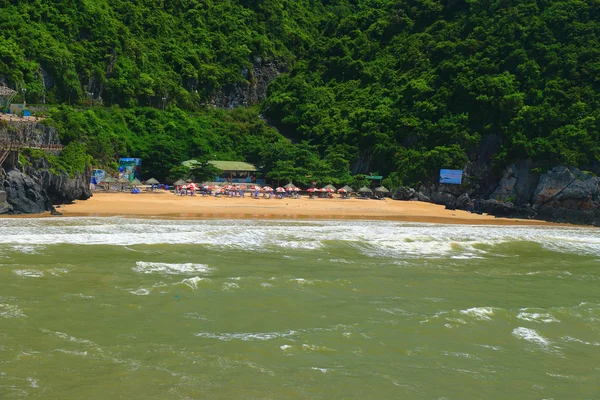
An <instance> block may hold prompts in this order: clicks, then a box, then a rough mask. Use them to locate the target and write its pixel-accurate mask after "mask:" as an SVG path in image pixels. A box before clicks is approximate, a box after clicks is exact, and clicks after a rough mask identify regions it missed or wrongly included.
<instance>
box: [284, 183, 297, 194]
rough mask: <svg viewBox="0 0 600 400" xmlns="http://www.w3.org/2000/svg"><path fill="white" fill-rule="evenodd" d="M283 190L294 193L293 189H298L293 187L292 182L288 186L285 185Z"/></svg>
mask: <svg viewBox="0 0 600 400" xmlns="http://www.w3.org/2000/svg"><path fill="white" fill-rule="evenodd" d="M283 188H284V189H285V190H286V191H288V192H292V191H294V190H295V189H298V187H297V186H296V185H294V184H293V183H292V182H290V183H288V184H287V185H285V186H284V187H283Z"/></svg>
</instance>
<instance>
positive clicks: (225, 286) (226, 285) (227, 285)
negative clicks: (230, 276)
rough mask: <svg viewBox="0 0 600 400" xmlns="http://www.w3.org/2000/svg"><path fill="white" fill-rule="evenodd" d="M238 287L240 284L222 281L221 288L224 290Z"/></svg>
mask: <svg viewBox="0 0 600 400" xmlns="http://www.w3.org/2000/svg"><path fill="white" fill-rule="evenodd" d="M239 288H240V285H238V284H237V283H235V282H224V283H223V290H224V291H231V290H234V289H239Z"/></svg>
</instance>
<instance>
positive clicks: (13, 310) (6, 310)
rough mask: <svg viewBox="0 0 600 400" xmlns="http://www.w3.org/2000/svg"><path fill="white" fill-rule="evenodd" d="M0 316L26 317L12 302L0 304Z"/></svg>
mask: <svg viewBox="0 0 600 400" xmlns="http://www.w3.org/2000/svg"><path fill="white" fill-rule="evenodd" d="M0 317H3V318H27V316H26V315H25V314H24V313H23V311H21V309H20V308H19V307H18V306H16V305H14V304H0Z"/></svg>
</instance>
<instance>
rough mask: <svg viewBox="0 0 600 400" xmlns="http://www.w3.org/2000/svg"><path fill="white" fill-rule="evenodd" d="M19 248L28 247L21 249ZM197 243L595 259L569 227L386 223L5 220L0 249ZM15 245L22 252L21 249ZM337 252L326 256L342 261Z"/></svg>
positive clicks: (589, 244) (590, 234) (587, 237)
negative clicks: (525, 252) (513, 249)
mask: <svg viewBox="0 0 600 400" xmlns="http://www.w3.org/2000/svg"><path fill="white" fill-rule="evenodd" d="M22 243H28V245H27V246H25V247H23V246H22V245H21V244H22ZM58 243H62V244H84V245H94V244H103V245H118V246H131V245H138V244H163V243H164V244H198V245H203V246H207V247H209V248H211V250H214V251H229V250H232V249H233V250H235V249H240V250H246V251H248V250H249V251H258V252H265V251H274V250H275V251H280V252H285V251H286V250H290V249H293V250H307V251H310V250H315V249H324V250H328V249H331V248H335V249H337V250H339V251H341V252H346V253H352V252H355V251H359V252H360V253H362V254H364V255H366V256H377V257H381V256H384V257H386V256H387V257H398V256H403V257H435V258H439V257H450V258H452V259H456V260H464V259H477V258H482V257H487V256H488V255H489V254H492V255H497V253H506V252H505V251H503V249H500V251H495V249H494V246H498V245H502V244H506V243H513V244H519V245H522V244H524V243H525V244H527V243H530V244H535V245H537V246H538V248H539V247H542V248H544V249H546V250H548V251H553V252H560V253H570V254H584V255H593V256H600V230H598V229H590V228H569V227H532V226H472V225H439V224H422V223H404V222H392V221H282V220H268V221H265V220H148V219H129V218H118V217H113V218H93V217H81V218H61V219H48V218H40V219H19V220H10V219H8V220H4V221H3V224H2V226H0V247H1V246H2V245H7V247H6V249H7V250H9V251H10V250H12V251H19V252H23V251H25V252H30V251H34V249H36V246H40V245H49V244H58ZM20 246H21V247H20ZM343 259H344V258H343V254H342V256H341V257H339V254H336V257H333V258H331V260H332V262H337V261H336V260H343Z"/></svg>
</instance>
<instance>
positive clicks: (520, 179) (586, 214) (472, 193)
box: [392, 160, 600, 225]
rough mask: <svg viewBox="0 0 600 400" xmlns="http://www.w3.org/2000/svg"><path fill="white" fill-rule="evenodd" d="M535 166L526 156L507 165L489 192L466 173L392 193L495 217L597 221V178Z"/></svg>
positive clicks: (569, 169)
mask: <svg viewBox="0 0 600 400" xmlns="http://www.w3.org/2000/svg"><path fill="white" fill-rule="evenodd" d="M533 167H535V165H534V164H533V163H532V162H531V161H530V160H523V161H519V162H516V163H513V164H510V165H508V166H507V167H506V168H505V170H504V171H503V172H502V177H501V179H500V181H499V182H498V184H497V185H496V186H495V188H493V189H492V190H491V191H490V192H487V193H486V190H485V188H486V187H489V186H488V185H487V184H486V185H477V184H470V183H472V182H470V181H469V176H466V179H465V180H466V184H463V185H443V184H430V185H422V186H421V187H419V188H418V190H415V189H412V188H406V187H402V188H399V189H398V190H396V192H395V193H394V194H393V196H392V197H393V198H394V199H397V200H420V201H430V202H433V203H436V204H442V205H445V206H446V208H449V209H453V210H454V209H461V210H467V211H472V212H479V213H488V214H491V215H495V216H498V217H511V218H538V219H544V220H548V221H555V222H570V223H576V224H585V225H600V178H598V177H595V176H592V175H591V174H589V173H584V172H582V171H580V170H579V169H577V168H574V167H565V166H557V167H554V168H552V169H551V170H549V171H547V172H545V173H543V174H541V175H540V174H539V173H537V172H536V170H535V169H534V168H533Z"/></svg>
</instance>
